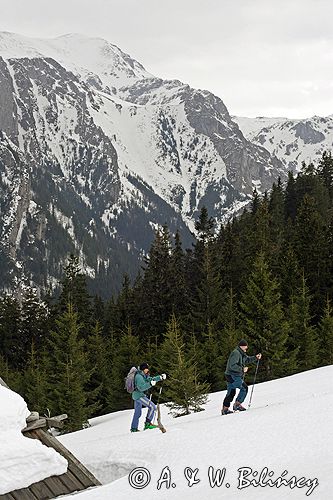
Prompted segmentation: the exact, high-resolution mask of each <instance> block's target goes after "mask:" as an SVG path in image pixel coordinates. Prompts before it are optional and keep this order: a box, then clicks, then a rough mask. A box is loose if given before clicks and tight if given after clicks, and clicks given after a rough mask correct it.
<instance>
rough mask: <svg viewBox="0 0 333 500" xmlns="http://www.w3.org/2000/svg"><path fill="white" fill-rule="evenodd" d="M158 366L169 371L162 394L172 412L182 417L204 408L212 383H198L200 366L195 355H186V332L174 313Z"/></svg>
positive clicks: (168, 326)
mask: <svg viewBox="0 0 333 500" xmlns="http://www.w3.org/2000/svg"><path fill="white" fill-rule="evenodd" d="M159 366H160V367H161V369H163V371H166V373H167V374H168V378H167V380H166V382H165V383H164V389H163V393H164V398H165V399H166V400H167V401H168V403H167V406H168V407H169V408H170V410H171V411H170V412H171V413H172V414H173V415H174V416H181V415H188V414H189V413H191V411H195V412H196V411H200V410H202V405H203V404H205V402H206V401H207V392H208V391H209V384H207V383H200V382H198V374H197V365H196V363H195V362H194V360H193V358H192V359H191V358H189V357H188V356H186V351H185V344H184V341H183V335H182V333H181V331H180V329H179V324H178V321H177V319H176V317H175V315H174V314H173V315H172V316H171V318H170V321H169V323H168V325H167V330H166V333H165V337H164V342H163V344H162V347H161V349H160V356H159Z"/></svg>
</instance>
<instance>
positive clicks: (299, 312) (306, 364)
mask: <svg viewBox="0 0 333 500" xmlns="http://www.w3.org/2000/svg"><path fill="white" fill-rule="evenodd" d="M310 306H311V295H310V293H309V288H308V286H307V285H306V282H305V277H304V273H303V274H302V276H301V284H300V287H299V288H298V290H297V291H296V294H295V296H294V297H293V298H292V301H291V306H290V327H291V332H290V342H289V345H290V347H291V349H295V350H297V364H298V368H299V370H301V371H303V370H311V369H312V368H315V367H316V366H317V359H318V338H317V332H316V328H315V327H314V325H313V324H312V316H311V312H310Z"/></svg>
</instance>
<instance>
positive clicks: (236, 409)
mask: <svg viewBox="0 0 333 500" xmlns="http://www.w3.org/2000/svg"><path fill="white" fill-rule="evenodd" d="M233 409H234V411H246V408H244V406H242V405H241V403H235V404H234V406H233Z"/></svg>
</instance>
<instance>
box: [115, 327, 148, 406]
mask: <svg viewBox="0 0 333 500" xmlns="http://www.w3.org/2000/svg"><path fill="white" fill-rule="evenodd" d="M143 355H144V353H143V349H142V346H141V345H140V342H139V339H138V337H136V336H134V335H133V333H132V327H131V325H130V324H129V325H127V327H126V330H125V331H123V332H121V334H120V336H119V337H118V339H117V342H116V343H115V344H114V351H113V354H112V366H111V370H110V382H109V386H108V387H109V394H108V401H107V403H108V408H109V410H110V411H118V410H124V409H127V408H132V407H133V400H132V398H131V396H130V394H128V393H127V391H126V389H125V378H126V375H127V374H128V372H129V370H130V369H131V368H132V366H136V367H137V366H139V364H140V363H141V362H143V361H146V359H142V357H143ZM148 361H150V360H148Z"/></svg>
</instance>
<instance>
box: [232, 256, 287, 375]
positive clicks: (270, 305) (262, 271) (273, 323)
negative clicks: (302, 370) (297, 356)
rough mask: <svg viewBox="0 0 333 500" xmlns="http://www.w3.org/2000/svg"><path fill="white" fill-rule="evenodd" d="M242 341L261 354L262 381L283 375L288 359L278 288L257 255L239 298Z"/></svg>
mask: <svg viewBox="0 0 333 500" xmlns="http://www.w3.org/2000/svg"><path fill="white" fill-rule="evenodd" d="M240 305H241V320H242V325H243V333H244V337H245V338H246V339H248V341H249V343H250V346H251V348H252V346H253V348H254V349H255V351H256V352H261V353H262V355H263V356H262V360H261V363H260V364H261V368H262V369H261V371H262V372H263V376H264V378H265V380H270V379H273V378H277V377H281V376H284V375H287V374H289V373H290V371H291V370H292V366H291V365H292V364H293V363H292V361H293V360H292V359H291V358H290V354H287V348H286V344H287V339H288V328H289V327H288V323H287V322H286V320H285V318H284V312H283V309H282V305H281V302H280V292H279V284H278V282H277V280H276V279H275V278H274V277H273V275H272V273H271V272H270V270H269V269H268V265H267V262H266V259H265V256H264V255H263V254H262V253H260V254H259V255H258V256H257V258H256V260H255V262H254V266H253V271H252V273H251V275H250V278H249V280H248V282H247V285H246V289H245V291H244V292H243V294H242V298H241V304H240Z"/></svg>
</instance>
